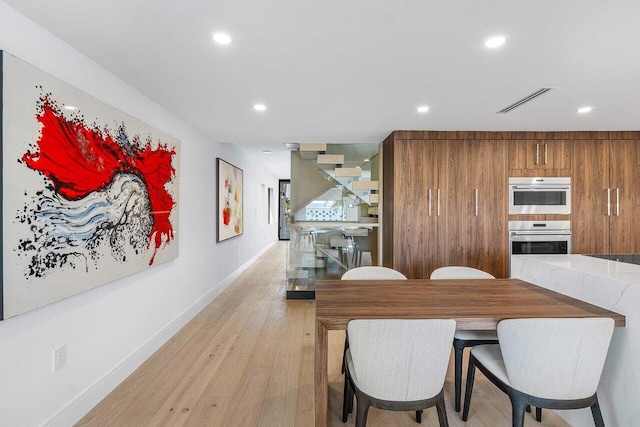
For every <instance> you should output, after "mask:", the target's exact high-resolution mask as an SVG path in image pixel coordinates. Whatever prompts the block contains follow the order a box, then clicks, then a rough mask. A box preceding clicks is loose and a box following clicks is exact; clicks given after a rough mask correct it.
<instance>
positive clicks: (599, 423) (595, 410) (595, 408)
mask: <svg viewBox="0 0 640 427" xmlns="http://www.w3.org/2000/svg"><path fill="white" fill-rule="evenodd" d="M591 415H593V421H594V422H595V424H596V427H604V420H603V419H602V412H600V404H599V403H598V396H596V401H595V403H594V404H593V405H591Z"/></svg>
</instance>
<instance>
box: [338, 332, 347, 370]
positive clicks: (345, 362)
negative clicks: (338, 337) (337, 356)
mask: <svg viewBox="0 0 640 427" xmlns="http://www.w3.org/2000/svg"><path fill="white" fill-rule="evenodd" d="M348 348H349V334H345V336H344V350H343V351H342V369H341V370H340V373H341V374H344V372H345V370H346V369H347V349H348Z"/></svg>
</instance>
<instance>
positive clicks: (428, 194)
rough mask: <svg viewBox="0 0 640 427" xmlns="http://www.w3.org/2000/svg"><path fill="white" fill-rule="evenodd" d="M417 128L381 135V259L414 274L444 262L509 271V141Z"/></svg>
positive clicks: (501, 272)
mask: <svg viewBox="0 0 640 427" xmlns="http://www.w3.org/2000/svg"><path fill="white" fill-rule="evenodd" d="M416 133H417V134H418V135H417V136H418V137H415V136H416V135H414V134H413V133H408V134H407V133H404V132H399V133H394V134H392V135H391V136H390V137H389V138H387V140H385V141H384V142H383V165H384V166H383V170H384V172H383V216H382V227H383V251H384V256H383V265H385V266H388V267H391V268H394V269H396V270H399V271H402V272H403V273H404V274H405V275H406V276H407V277H409V278H428V277H429V275H430V274H431V272H432V271H433V270H435V269H436V268H438V267H442V266H446V265H465V266H470V267H475V268H480V269H482V270H485V271H488V272H490V273H491V274H493V275H495V276H496V277H506V274H507V265H508V264H507V263H508V246H507V241H506V236H507V229H506V226H507V225H506V219H507V210H506V209H507V200H506V197H507V169H506V168H507V150H506V148H507V146H506V142H505V141H499V140H481V139H472V138H468V135H465V133H461V134H462V135H461V137H460V138H455V136H458V135H459V134H458V133H455V132H452V133H448V132H447V133H442V132H437V133H434V134H433V135H431V134H430V133H429V132H416ZM402 136H409V138H406V139H404V138H402ZM420 136H422V138H420ZM443 137H444V138H443ZM445 138H446V139H445Z"/></svg>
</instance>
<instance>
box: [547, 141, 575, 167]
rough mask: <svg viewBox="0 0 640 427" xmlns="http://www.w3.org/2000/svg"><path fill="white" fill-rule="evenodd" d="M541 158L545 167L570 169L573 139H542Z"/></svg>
mask: <svg viewBox="0 0 640 427" xmlns="http://www.w3.org/2000/svg"><path fill="white" fill-rule="evenodd" d="M540 160H541V163H542V167H543V168H544V169H570V168H571V141H565V140H547V141H542V142H541V146H540Z"/></svg>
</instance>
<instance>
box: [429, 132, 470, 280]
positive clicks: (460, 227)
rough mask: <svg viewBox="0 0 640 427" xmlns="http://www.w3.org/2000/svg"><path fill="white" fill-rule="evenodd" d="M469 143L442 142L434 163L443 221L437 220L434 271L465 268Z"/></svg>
mask: <svg viewBox="0 0 640 427" xmlns="http://www.w3.org/2000/svg"><path fill="white" fill-rule="evenodd" d="M468 146H469V144H468V143H467V141H461V140H439V141H437V143H436V149H435V153H434V161H435V162H436V165H437V173H438V188H439V190H440V217H439V218H438V252H439V256H438V258H437V259H435V260H434V264H433V270H435V269H436V268H439V267H444V266H448V265H465V264H464V262H465V258H466V254H465V251H466V242H467V240H468V217H467V216H466V214H465V213H466V212H467V209H468V204H467V203H466V202H467V199H466V197H465V194H466V192H467V189H468V187H469V183H468V173H467V170H466V168H467V161H466V159H468Z"/></svg>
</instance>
